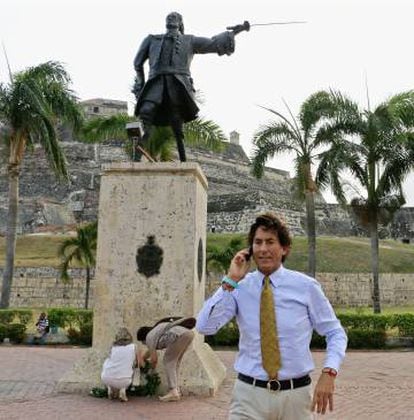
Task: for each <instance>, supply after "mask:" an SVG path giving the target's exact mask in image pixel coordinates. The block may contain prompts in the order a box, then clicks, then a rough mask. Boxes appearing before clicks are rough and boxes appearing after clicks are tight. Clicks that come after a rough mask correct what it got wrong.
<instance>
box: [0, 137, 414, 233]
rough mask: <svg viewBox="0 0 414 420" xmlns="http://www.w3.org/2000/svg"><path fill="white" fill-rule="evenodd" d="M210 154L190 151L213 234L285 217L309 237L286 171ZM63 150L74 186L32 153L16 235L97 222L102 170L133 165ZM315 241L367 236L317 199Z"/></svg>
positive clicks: (408, 216) (3, 193)
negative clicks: (201, 177) (204, 182)
mask: <svg viewBox="0 0 414 420" xmlns="http://www.w3.org/2000/svg"><path fill="white" fill-rule="evenodd" d="M226 145H227V147H226V150H225V151H223V152H221V153H213V152H209V151H204V150H199V149H198V150H194V149H190V148H188V153H187V154H188V159H189V161H196V162H198V163H199V164H200V166H201V167H202V169H203V172H204V173H205V175H206V176H207V179H208V182H209V192H208V228H209V230H211V229H213V228H214V229H215V231H216V232H245V231H247V229H248V226H249V225H250V224H251V222H252V220H253V219H254V217H255V216H256V215H257V214H258V213H260V212H262V211H265V210H273V211H275V212H276V213H278V214H281V215H282V216H283V217H284V218H285V219H286V221H287V222H288V223H289V226H290V227H291V230H292V232H293V234H296V235H304V234H305V225H306V224H305V206H304V203H301V202H298V201H297V200H296V199H295V198H294V184H293V181H292V179H291V178H290V176H289V173H288V172H286V171H281V170H278V169H272V168H267V169H266V171H265V174H264V177H263V178H262V179H260V180H257V179H256V178H254V177H253V176H252V175H251V173H250V166H249V160H248V158H247V156H246V155H245V153H244V151H243V149H242V148H241V147H240V146H239V145H238V144H234V143H228V144H226ZM63 148H64V151H65V154H66V157H67V160H68V163H69V167H70V181H69V183H64V182H59V181H57V180H56V179H55V177H54V175H53V173H52V172H51V171H50V169H49V166H48V164H47V161H46V158H45V155H44V153H43V151H42V149H40V148H39V147H35V148H34V150H33V152H30V151H29V152H28V153H27V154H26V158H25V160H24V162H23V167H22V171H21V177H20V203H19V204H20V206H19V220H18V232H19V233H32V232H39V231H42V230H53V229H59V228H62V227H63V226H65V225H75V224H76V223H78V222H82V221H90V220H94V219H96V217H97V210H98V199H99V186H100V173H101V165H102V164H104V163H110V162H115V161H127V160H129V158H128V156H127V155H126V153H125V151H124V149H123V146H122V143H121V142H118V141H110V142H106V143H103V144H84V143H79V142H76V141H66V142H64V143H63ZM7 190H8V184H7V154H6V150H5V149H4V148H1V147H0V235H1V234H4V233H5V229H6V214H7ZM316 216H317V234H318V235H336V236H349V235H360V234H364V233H363V232H361V230H360V229H359V228H358V226H357V225H356V224H355V223H354V221H353V220H352V218H351V217H350V216H349V214H348V212H347V211H345V210H344V209H343V208H342V207H340V206H339V205H336V204H327V203H325V201H324V200H323V198H322V196H317V198H316ZM383 235H384V236H391V237H393V238H399V239H402V238H405V239H413V238H414V208H403V209H401V210H400V211H399V212H398V213H397V214H396V216H395V219H394V222H393V224H392V225H391V226H390V227H389V228H387V229H385V230H384V232H383Z"/></svg>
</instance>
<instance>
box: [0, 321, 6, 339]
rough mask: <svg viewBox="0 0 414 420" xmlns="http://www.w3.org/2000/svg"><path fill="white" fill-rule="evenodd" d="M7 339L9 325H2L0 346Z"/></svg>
mask: <svg viewBox="0 0 414 420" xmlns="http://www.w3.org/2000/svg"><path fill="white" fill-rule="evenodd" d="M6 337H7V325H4V324H0V344H1V343H2V342H3V340H4V339H5V338H6Z"/></svg>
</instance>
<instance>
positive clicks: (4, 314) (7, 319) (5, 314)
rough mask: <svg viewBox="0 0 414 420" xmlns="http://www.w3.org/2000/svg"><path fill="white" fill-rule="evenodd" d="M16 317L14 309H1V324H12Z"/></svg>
mask: <svg viewBox="0 0 414 420" xmlns="http://www.w3.org/2000/svg"><path fill="white" fill-rule="evenodd" d="M14 316H15V311H14V310H13V309H0V324H10V323H11V322H12V321H13V319H14Z"/></svg>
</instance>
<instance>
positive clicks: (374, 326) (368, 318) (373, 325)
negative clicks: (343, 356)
mask: <svg viewBox="0 0 414 420" xmlns="http://www.w3.org/2000/svg"><path fill="white" fill-rule="evenodd" d="M337 316H338V319H339V320H340V321H341V324H342V326H343V327H344V328H345V329H348V328H350V329H354V328H356V329H360V330H384V331H385V330H386V329H387V328H389V327H390V326H391V325H392V315H382V314H381V315H374V314H372V315H366V314H338V315H337Z"/></svg>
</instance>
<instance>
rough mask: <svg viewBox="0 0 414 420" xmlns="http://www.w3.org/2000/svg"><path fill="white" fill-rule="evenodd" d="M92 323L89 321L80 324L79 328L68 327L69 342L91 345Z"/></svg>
mask: <svg viewBox="0 0 414 420" xmlns="http://www.w3.org/2000/svg"><path fill="white" fill-rule="evenodd" d="M92 333H93V325H92V323H91V322H89V323H85V324H83V325H81V326H80V328H79V330H77V329H75V328H69V329H68V331H67V334H68V338H69V342H70V343H71V344H79V345H82V346H91V345H92Z"/></svg>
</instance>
